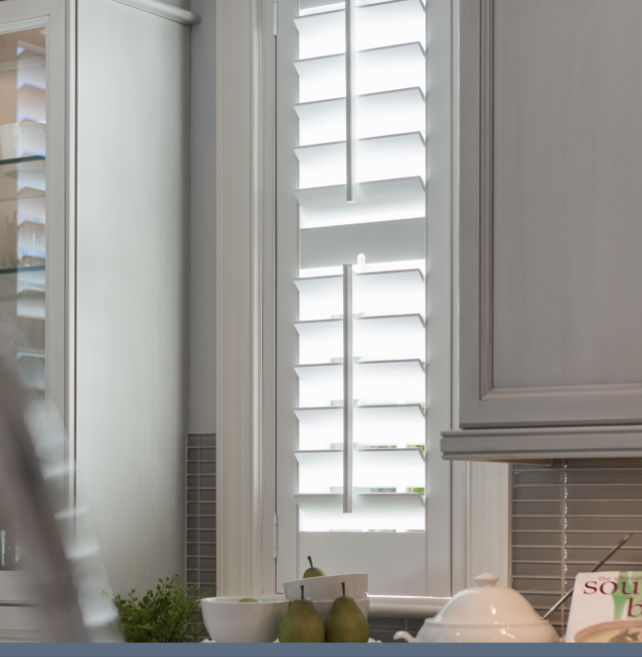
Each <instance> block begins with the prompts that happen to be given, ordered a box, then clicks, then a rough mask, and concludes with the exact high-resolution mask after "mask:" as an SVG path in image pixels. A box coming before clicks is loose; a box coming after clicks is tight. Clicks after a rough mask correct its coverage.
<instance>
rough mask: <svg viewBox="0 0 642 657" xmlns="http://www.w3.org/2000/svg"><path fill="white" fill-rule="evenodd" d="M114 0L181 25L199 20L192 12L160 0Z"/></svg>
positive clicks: (190, 24)
mask: <svg viewBox="0 0 642 657" xmlns="http://www.w3.org/2000/svg"><path fill="white" fill-rule="evenodd" d="M116 2H120V3H122V4H124V5H129V6H130V7H136V9H142V10H143V11H147V12H149V13H150V14H156V16H162V17H163V18H168V19H169V20H172V21H176V22H177V23H182V24H183V25H189V26H190V27H191V26H192V25H196V24H197V23H200V22H201V17H200V16H197V15H196V14H193V13H192V12H191V11H188V10H187V9H181V8H180V7H175V6H174V5H170V4H168V3H167V2H163V1H162V0H116Z"/></svg>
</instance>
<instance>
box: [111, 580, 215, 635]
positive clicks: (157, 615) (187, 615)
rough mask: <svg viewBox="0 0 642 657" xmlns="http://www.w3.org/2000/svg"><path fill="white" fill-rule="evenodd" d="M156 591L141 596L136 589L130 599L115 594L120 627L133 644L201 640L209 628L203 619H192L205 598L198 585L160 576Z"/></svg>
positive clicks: (130, 594)
mask: <svg viewBox="0 0 642 657" xmlns="http://www.w3.org/2000/svg"><path fill="white" fill-rule="evenodd" d="M158 581H159V584H158V585H157V586H156V589H155V590H152V589H150V590H149V591H147V593H146V594H145V595H144V596H143V597H142V598H141V599H139V598H137V597H135V594H136V591H135V590H132V591H130V593H129V596H128V597H127V598H123V597H121V596H120V595H116V596H114V604H115V605H116V608H117V610H118V615H119V617H120V629H121V630H122V633H123V636H124V638H125V641H127V642H129V643H184V642H188V641H199V640H200V639H201V637H202V635H203V633H204V631H205V627H204V625H203V623H202V622H200V621H196V622H190V621H191V619H192V616H193V615H194V611H195V610H196V608H197V607H198V605H199V603H200V601H201V598H202V597H206V596H207V595H210V594H205V595H201V594H199V591H198V587H197V586H196V585H194V584H192V585H189V586H187V587H185V588H183V587H182V586H181V583H180V577H179V576H178V575H174V577H172V578H169V577H168V578H167V579H165V580H162V579H159V580H158Z"/></svg>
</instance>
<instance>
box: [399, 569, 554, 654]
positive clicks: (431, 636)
mask: <svg viewBox="0 0 642 657" xmlns="http://www.w3.org/2000/svg"><path fill="white" fill-rule="evenodd" d="M498 580H499V577H497V576H496V575H491V574H490V573H483V574H482V575H478V576H477V577H475V578H474V581H475V584H477V586H475V587H473V588H470V589H464V590H463V591H459V593H457V594H455V595H454V596H453V597H452V598H451V599H450V601H449V602H448V603H447V604H446V605H445V606H444V608H443V609H442V610H441V611H440V612H439V613H438V614H437V616H435V618H434V620H433V619H426V622H425V623H424V624H423V627H422V628H421V630H419V633H418V634H417V638H416V639H413V638H412V636H411V635H410V634H408V632H397V633H396V634H395V636H394V638H395V639H406V641H419V642H450V643H457V642H474V643H486V642H519V643H552V642H557V641H559V640H560V638H559V636H558V634H557V632H556V631H555V628H554V627H553V626H552V625H551V624H550V623H549V622H548V621H547V620H544V619H543V618H541V617H540V616H539V614H538V613H537V612H536V611H535V610H534V609H533V607H532V606H531V604H530V603H529V602H528V600H526V598H525V597H524V596H523V595H521V594H520V593H518V592H517V591H515V590H514V589H511V588H507V587H504V586H495V584H497V581H498Z"/></svg>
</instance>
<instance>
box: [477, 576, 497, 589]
mask: <svg viewBox="0 0 642 657" xmlns="http://www.w3.org/2000/svg"><path fill="white" fill-rule="evenodd" d="M473 581H474V582H475V584H477V586H495V584H497V582H499V577H497V575H493V574H492V573H482V574H481V575H477V577H473Z"/></svg>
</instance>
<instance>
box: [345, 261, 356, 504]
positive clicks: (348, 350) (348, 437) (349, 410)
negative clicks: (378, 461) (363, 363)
mask: <svg viewBox="0 0 642 657" xmlns="http://www.w3.org/2000/svg"><path fill="white" fill-rule="evenodd" d="M352 317H353V313H352V265H343V513H352V425H353V422H352V420H353V412H354V400H353V396H352V368H353V357H352Z"/></svg>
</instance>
